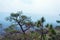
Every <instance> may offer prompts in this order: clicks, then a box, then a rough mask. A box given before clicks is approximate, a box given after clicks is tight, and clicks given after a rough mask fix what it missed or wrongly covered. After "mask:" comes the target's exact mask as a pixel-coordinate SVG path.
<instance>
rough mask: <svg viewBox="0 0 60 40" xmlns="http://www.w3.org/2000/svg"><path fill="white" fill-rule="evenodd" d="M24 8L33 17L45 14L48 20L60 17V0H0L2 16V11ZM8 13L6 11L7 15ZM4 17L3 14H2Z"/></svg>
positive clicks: (14, 10)
mask: <svg viewBox="0 0 60 40" xmlns="http://www.w3.org/2000/svg"><path fill="white" fill-rule="evenodd" d="M20 10H22V11H23V12H24V13H25V14H26V15H29V16H31V17H32V19H35V20H36V19H39V18H40V17H41V16H44V17H45V18H46V19H47V20H50V22H52V21H56V19H59V13H60V0H0V16H1V15H3V14H2V12H3V13H4V12H17V11H20ZM7 14H8V13H4V15H5V16H6V15H7ZM1 17H2V16H1Z"/></svg>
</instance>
